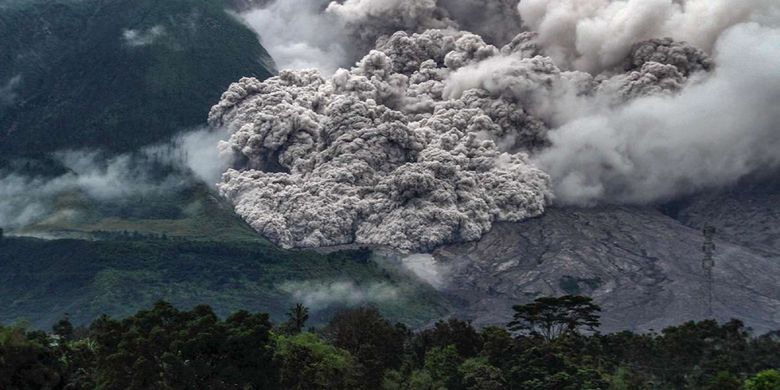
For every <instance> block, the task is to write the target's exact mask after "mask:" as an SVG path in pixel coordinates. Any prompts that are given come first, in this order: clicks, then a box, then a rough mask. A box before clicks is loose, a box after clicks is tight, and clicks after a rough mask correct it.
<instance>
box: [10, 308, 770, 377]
mask: <svg viewBox="0 0 780 390" xmlns="http://www.w3.org/2000/svg"><path fill="white" fill-rule="evenodd" d="M580 298H581V297H561V298H551V299H540V300H537V302H534V303H533V304H531V305H521V306H518V307H519V308H520V310H518V311H517V312H516V314H517V313H519V316H518V318H517V319H516V321H524V322H523V325H522V326H521V327H520V328H517V327H515V328H514V331H515V332H516V333H514V334H513V333H511V332H510V330H508V329H507V328H503V327H498V326H492V327H486V328H483V329H480V330H477V329H475V328H474V327H472V325H471V323H469V322H465V321H460V320H454V319H453V320H448V321H440V322H438V323H437V324H435V325H433V326H432V327H430V328H428V329H425V330H421V331H418V332H412V331H410V330H409V329H408V328H406V327H405V326H403V325H400V324H392V323H390V322H389V321H388V320H387V319H385V318H384V317H383V316H382V315H381V314H380V313H379V311H378V310H377V309H376V308H370V307H369V308H353V309H348V310H343V311H340V312H338V313H337V314H336V315H335V316H334V317H333V318H332V320H331V321H330V322H329V323H328V324H327V325H326V326H325V327H324V328H322V329H320V330H316V329H315V330H311V331H309V332H306V331H300V332H291V331H290V329H291V328H294V327H291V326H290V322H293V325H300V327H298V329H300V328H302V327H303V324H304V323H305V320H303V318H304V317H306V316H305V315H304V314H307V313H306V311H305V310H303V309H305V308H304V307H303V306H302V305H297V306H296V307H295V308H293V310H291V312H290V313H291V314H292V315H291V318H290V319H288V320H287V321H284V322H283V323H282V324H280V325H279V326H276V327H274V326H273V324H272V323H271V322H270V319H269V318H268V316H267V315H266V314H254V313H249V312H246V311H239V312H236V313H234V314H233V315H231V316H228V317H227V318H224V319H221V318H219V317H218V316H217V315H216V314H215V313H214V312H213V311H212V310H211V308H210V307H208V306H196V307H194V308H193V309H191V310H189V311H182V310H179V309H177V308H175V307H173V306H172V305H170V304H168V303H165V302H158V303H157V304H155V305H154V306H153V307H152V308H150V309H148V310H142V311H139V312H138V313H136V314H135V315H133V316H131V317H128V318H125V319H122V320H116V319H113V318H110V317H107V316H103V317H100V318H98V319H96V320H95V321H94V322H93V323H92V324H91V325H90V327H89V328H88V329H87V330H84V329H79V328H75V329H74V327H73V324H71V323H70V321H68V320H67V317H65V318H64V319H63V320H61V321H59V322H58V323H57V324H56V325H55V326H54V327H53V332H52V333H50V334H49V333H45V332H41V331H30V330H26V329H25V328H24V327H22V326H13V327H2V326H0V389H2V390H5V389H14V390H16V389H22V390H26V389H54V390H60V389H68V390H70V389H94V388H101V389H176V390H178V389H218V390H221V389H225V390H228V389H230V390H233V389H236V390H253V389H269V390H275V389H293V390H320V389H322V390H325V389H328V390H330V389H337V390H338V389H344V390H347V389H349V390H358V389H371V390H373V389H384V390H396V389H397V390H401V389H403V390H407V389H431V390H433V389H436V390H438V389H447V390H508V389H532V390H580V389H590V390H595V389H605V390H607V389H609V390H619V389H631V390H633V389H639V390H645V389H648V390H649V389H692V390H716V389H717V390H778V389H780V373H778V372H777V368H778V364H780V336H779V335H780V333H778V332H773V333H768V334H766V335H763V336H759V337H754V336H752V335H751V333H750V331H749V329H748V328H746V327H745V325H744V324H743V323H742V322H740V321H737V320H732V321H729V322H726V323H717V322H715V321H701V322H688V323H684V324H681V325H679V326H674V327H669V328H666V329H664V330H662V331H661V332H659V333H644V334H637V333H633V332H620V333H613V334H600V333H591V332H580V331H579V330H580V329H591V328H592V327H595V326H596V323H597V319H598V318H597V312H598V311H597V310H595V308H594V306H595V305H592V302H590V300H589V299H580ZM548 312H549V313H548ZM594 317H595V318H594ZM551 318H552V319H551ZM291 319H298V320H301V321H297V322H295V321H290V320H291ZM553 319H554V321H553ZM513 322H514V321H513ZM548 322H549V323H551V324H552V325H549V329H552V330H551V331H549V332H548V331H547V329H548V324H547V323H548ZM531 324H533V327H532V325H531ZM301 330H302V329H301ZM545 334H548V335H549V337H547V336H544V335H545Z"/></svg>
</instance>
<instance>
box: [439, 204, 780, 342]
mask: <svg viewBox="0 0 780 390" xmlns="http://www.w3.org/2000/svg"><path fill="white" fill-rule="evenodd" d="M702 243H703V237H702V234H701V232H700V231H699V230H697V229H693V228H690V227H687V226H684V225H682V224H681V223H680V222H678V221H676V220H674V219H672V218H670V217H668V216H666V215H664V214H662V213H661V212H659V211H657V210H655V209H653V208H628V207H603V208H596V209H567V208H563V209H561V208H558V209H551V210H549V211H548V212H547V213H546V214H545V215H544V216H542V217H540V218H537V219H534V220H530V221H526V222H524V223H518V224H499V225H498V226H496V227H495V229H493V231H491V232H490V233H489V234H488V235H487V236H485V237H483V239H482V240H481V241H479V242H477V243H470V244H461V245H453V246H449V247H445V248H441V249H440V250H438V251H437V252H436V253H435V255H436V257H437V259H438V260H439V261H440V262H441V263H442V264H444V265H447V266H448V267H449V268H450V269H451V271H450V272H451V275H450V280H451V281H450V283H449V284H448V286H447V287H446V288H445V289H444V291H443V292H444V293H446V294H449V295H452V296H454V297H457V298H458V299H460V300H462V301H463V304H461V305H460V308H459V310H458V314H459V315H461V316H464V317H468V318H472V319H474V320H475V321H476V322H477V323H482V324H487V323H496V322H505V321H507V320H508V319H509V315H510V313H511V305H513V304H517V303H518V302H527V301H530V300H532V299H533V298H535V297H537V296H545V295H561V294H585V295H591V296H593V297H594V298H595V299H596V301H597V302H598V303H599V304H600V305H601V306H602V307H603V309H604V312H603V324H604V327H603V330H620V329H634V330H649V329H661V328H663V327H664V326H667V325H671V324H675V323H680V322H682V321H686V320H691V319H701V318H707V317H711V316H710V314H709V313H708V312H707V304H706V302H707V298H706V297H707V294H706V289H705V286H706V284H705V281H706V278H705V273H704V271H703V269H702V267H701V259H702V252H701V245H702ZM716 245H717V250H716V253H715V268H714V277H713V307H712V317H715V318H718V319H721V320H727V319H730V318H739V319H742V320H744V321H746V322H747V323H748V324H749V325H750V326H753V327H754V328H755V329H757V330H764V331H765V330H771V329H778V328H780V315H779V314H778V313H780V284H778V283H777V275H780V255H778V254H777V253H775V254H767V253H764V252H759V251H755V250H753V249H750V248H747V247H743V246H740V245H738V244H735V243H733V242H730V241H727V240H723V239H720V238H719V239H717V240H716Z"/></svg>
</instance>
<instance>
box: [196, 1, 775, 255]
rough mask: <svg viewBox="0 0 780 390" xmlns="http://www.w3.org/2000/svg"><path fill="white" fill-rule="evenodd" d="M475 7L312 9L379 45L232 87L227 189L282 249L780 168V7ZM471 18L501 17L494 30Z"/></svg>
mask: <svg viewBox="0 0 780 390" xmlns="http://www.w3.org/2000/svg"><path fill="white" fill-rule="evenodd" d="M281 3H283V2H279V1H277V2H274V3H272V4H271V5H270V6H267V7H265V8H264V9H262V10H260V11H255V12H263V11H268V10H272V9H274V7H282V6H281V5H280V4H281ZM479 3H480V4H482V7H481V8H480V7H479V4H477V2H471V1H456V0H450V1H447V0H439V1H436V0H419V1H378V0H376V1H375V0H346V1H339V2H331V3H327V4H326V3H325V2H322V3H320V4H318V5H317V6H316V7H314V6H312V7H310V8H307V9H308V10H309V11H310V12H308V13H305V16H304V17H305V18H310V19H306V20H309V21H323V20H325V21H328V22H329V23H331V24H329V25H328V26H329V27H328V28H326V29H324V30H323V31H325V34H323V36H325V35H328V36H338V37H339V39H344V40H345V41H339V40H338V39H337V40H336V41H335V42H336V44H337V46H338V47H339V48H342V49H343V48H345V47H354V48H358V49H362V48H363V47H365V46H370V47H372V48H373V49H372V50H370V51H368V50H366V51H368V54H367V55H365V56H363V58H362V59H361V60H359V61H358V62H357V64H356V65H355V66H354V67H351V68H350V69H349V70H345V69H340V70H337V71H335V72H333V75H332V76H328V75H329V74H330V72H331V67H332V66H336V65H343V64H344V62H345V59H346V60H347V61H349V59H350V58H352V57H351V56H353V55H354V53H350V51H349V50H334V52H335V53H336V55H335V57H331V58H333V61H332V62H330V63H329V64H328V66H327V67H325V69H324V73H320V72H318V71H316V70H300V71H285V70H283V71H282V72H281V73H280V75H279V76H278V77H275V78H272V79H270V80H267V81H265V82H260V81H258V80H255V79H243V80H241V81H240V82H238V83H236V84H234V85H233V86H231V88H230V89H229V90H228V91H227V92H226V93H225V94H224V95H223V98H222V100H221V101H220V102H219V104H217V105H216V106H215V107H214V108H213V109H212V112H211V114H210V123H211V125H212V126H215V127H220V128H224V129H226V130H227V131H228V132H229V134H230V139H229V140H228V141H226V142H224V143H222V144H221V145H220V150H221V152H222V153H223V154H224V155H225V156H227V157H229V158H230V159H232V160H233V161H235V165H234V166H233V168H232V169H229V170H228V171H227V172H226V173H225V175H224V176H223V181H222V183H220V184H219V185H218V188H219V189H220V191H221V193H222V194H223V195H224V196H225V197H227V198H228V199H230V200H231V201H232V202H233V203H234V204H235V206H236V210H237V211H238V213H239V214H240V215H241V216H242V217H244V218H245V219H246V220H247V221H248V222H249V223H250V224H251V225H252V226H253V227H254V228H255V229H257V230H258V231H260V232H262V233H263V234H265V235H266V236H268V237H269V238H271V239H272V240H274V241H276V242H278V243H280V244H282V245H284V246H295V247H314V246H327V245H336V244H346V243H360V244H370V245H388V246H393V247H396V248H399V249H402V250H409V251H426V250H430V249H432V248H433V247H436V246H438V245H441V244H444V243H448V242H454V241H468V240H476V239H479V238H480V237H481V235H482V234H484V233H485V232H487V231H488V230H489V229H490V228H491V226H492V224H493V223H494V222H496V221H519V220H522V219H525V218H529V217H533V216H536V215H539V214H541V213H542V212H543V211H544V208H545V207H546V205H548V204H549V203H550V201H551V199H552V198H553V197H554V198H555V199H557V200H556V201H557V202H559V203H565V204H594V203H599V202H629V203H646V202H656V201H661V200H667V199H670V198H673V197H674V196H678V195H680V194H685V193H689V192H692V191H696V190H698V189H703V188H707V187H711V186H719V185H725V184H731V183H734V182H735V181H736V180H737V179H739V178H740V177H741V176H743V175H745V174H749V173H751V172H754V171H756V170H761V169H769V168H772V167H776V166H777V165H778V162H777V160H778V153H777V152H776V151H777V150H778V146H780V145H778V124H779V123H780V120H779V119H780V118H778V116H777V114H776V113H774V109H773V107H772V105H773V104H774V102H775V101H777V97H778V93H779V90H780V86H779V85H778V83H777V82H775V80H780V75H779V74H778V73H777V72H778V70H780V66H779V65H780V64H779V62H780V53H778V48H780V39H778V30H777V29H776V28H774V27H773V26H776V23H777V22H778V20H780V19H778V20H775V19H777V18H776V15H780V13H778V12H777V9H776V8H777V7H776V6H775V5H774V4H773V2H771V1H768V0H748V1H745V2H739V3H732V2H726V1H702V0H686V1H679V0H678V1H672V0H652V1H644V0H642V1H636V0H627V1H621V0H614V1H607V0H595V1H589V2H582V1H575V0H556V1H535V0H524V1H522V2H520V3H519V4H517V2H516V1H514V2H513V1H488V2H479ZM478 8H479V9H478ZM507 9H511V10H513V11H512V12H506V10H507ZM514 10H517V13H515V12H514ZM469 14H471V15H474V16H475V17H476V18H477V19H480V20H485V21H487V20H493V21H498V23H502V25H501V26H498V28H494V29H492V33H490V35H489V37H488V39H487V40H486V39H484V38H483V37H481V36H480V35H477V34H473V33H471V32H467V31H463V30H461V29H462V28H479V26H480V25H481V24H479V23H476V22H474V21H469V20H468V18H466V19H463V17H464V16H466V15H469ZM518 14H519V15H520V16H522V18H523V21H524V23H525V25H524V26H521V24H520V23H519V22H518V21H517V20H516V16H517V15H518ZM291 15H292V14H291ZM772 15H775V16H772ZM291 17H292V19H291V20H294V19H295V17H294V16H291ZM247 18H248V19H249V20H251V14H250V16H247ZM512 20H515V22H514V23H513V22H512ZM751 20H755V21H760V22H754V23H757V24H750V23H751V22H750V21H751ZM761 23H763V25H762V24H761ZM334 26H335V27H334ZM482 26H483V27H482V28H485V27H484V25H482ZM331 28H333V29H336V30H338V31H337V35H331V34H330V32H329V31H330V30H329V29H331ZM524 28H525V29H526V30H527V31H525V32H520V31H522V30H523V29H524ZM394 30H400V31H395V32H394ZM518 32H519V34H515V33H518ZM316 33H317V29H316V28H311V29H310V31H307V32H306V34H304V35H307V36H308V35H312V36H315V35H317V34H316ZM510 33H511V35H510ZM512 35H514V38H512V39H508V37H511V36H512ZM667 35H671V37H672V38H667ZM282 36H283V37H286V36H289V34H287V35H284V34H283V35H282ZM675 38H676V39H675ZM263 39H265V40H269V41H273V40H277V41H278V42H282V46H284V47H292V46H294V45H289V44H288V43H290V42H292V41H290V40H288V39H280V38H279V37H278V36H277V37H266V38H263ZM323 39H324V38H323ZM680 39H685V40H688V41H689V42H687V43H686V42H682V41H681V40H680ZM300 41H301V42H305V43H310V42H315V41H312V40H311V39H310V37H302V38H301V40H300ZM339 42H349V45H346V44H342V43H339ZM498 42H501V43H506V44H505V45H504V46H501V45H498V44H497V43H498ZM374 43H375V44H374ZM315 46H318V45H315ZM318 47H319V48H320V49H322V52H323V53H327V52H328V51H327V50H325V49H324V48H323V47H322V46H318ZM271 51H272V53H274V50H273V49H272V50H271ZM342 55H343V56H344V57H341V56H342ZM713 58H714V59H713ZM323 74H324V75H325V76H323ZM529 156H530V157H529ZM548 174H549V178H548ZM551 189H552V193H554V194H555V195H554V196H552V194H551Z"/></svg>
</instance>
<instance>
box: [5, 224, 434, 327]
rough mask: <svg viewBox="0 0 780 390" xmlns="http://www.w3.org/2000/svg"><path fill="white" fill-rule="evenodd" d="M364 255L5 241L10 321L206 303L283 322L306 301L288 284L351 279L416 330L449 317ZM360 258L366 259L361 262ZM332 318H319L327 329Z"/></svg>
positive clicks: (249, 244)
mask: <svg viewBox="0 0 780 390" xmlns="http://www.w3.org/2000/svg"><path fill="white" fill-rule="evenodd" d="M365 256H366V254H365V252H364V251H347V252H334V253H331V254H328V255H323V254H319V253H316V252H313V251H292V250H283V249H279V248H278V247H275V246H273V245H271V244H269V243H266V242H258V241H254V242H253V241H233V242H230V241H223V242H211V241H184V240H173V239H170V240H137V241H136V240H129V241H127V240H107V241H84V240H36V239H26V238H6V239H4V240H2V241H0V296H2V297H3V298H4V299H5V301H4V302H8V304H3V305H0V322H3V323H13V322H15V321H17V320H20V319H24V318H31V319H35V322H33V323H32V325H33V326H34V327H35V328H38V329H50V327H51V326H52V325H53V324H54V323H56V322H57V321H58V320H59V319H60V318H61V317H62V315H63V314H64V313H66V312H67V313H70V321H71V322H73V324H74V325H76V326H78V325H82V324H88V323H89V322H90V321H92V320H94V319H95V318H97V317H98V316H99V315H100V314H102V313H106V314H109V315H111V316H114V317H118V318H122V317H126V316H130V315H132V314H133V313H134V312H135V311H137V310H139V309H141V308H143V307H148V306H150V305H152V304H153V303H154V302H155V301H157V300H161V299H162V300H166V301H169V302H171V303H172V304H174V305H175V306H176V307H179V308H192V307H194V306H196V305H198V304H201V303H205V304H208V305H211V306H213V307H215V308H218V309H216V310H217V314H219V315H221V316H226V315H228V314H230V313H231V312H234V311H237V310H241V309H247V310H252V311H263V312H268V313H270V314H271V316H272V318H274V319H276V320H278V321H284V320H286V315H285V313H286V312H287V311H288V309H289V308H290V306H292V305H294V304H295V302H296V301H297V300H298V299H296V297H295V296H292V295H291V294H290V293H289V292H286V291H283V290H281V289H280V287H279V286H280V285H281V284H282V283H284V282H286V281H291V280H292V281H307V280H315V281H319V280H324V281H327V280H351V281H354V282H355V283H357V284H360V283H363V284H371V283H380V282H381V283H386V284H388V285H390V286H393V287H394V288H397V289H398V291H399V292H400V293H399V296H398V297H397V299H394V300H392V301H386V302H380V303H378V305H379V307H380V308H381V309H382V311H383V313H385V314H386V315H387V316H388V317H390V318H393V319H394V320H397V321H403V322H406V323H409V324H411V325H413V326H419V325H420V324H422V323H424V322H426V321H430V320H431V319H433V318H436V317H438V316H441V315H443V314H444V313H445V312H447V310H449V309H448V306H446V303H445V301H444V299H443V298H441V297H440V296H437V294H436V292H435V291H434V290H432V289H431V288H430V287H427V286H425V285H423V284H419V283H418V282H416V281H413V280H410V279H409V278H408V277H406V276H404V275H402V274H401V273H399V272H397V271H394V270H393V269H391V268H386V267H383V266H382V265H380V264H377V263H376V262H374V261H372V260H368V261H363V260H360V259H364V258H365ZM356 259H358V260H356ZM330 313H332V310H331V311H330V312H328V310H320V311H319V312H316V313H315V312H312V313H310V319H309V323H310V324H314V325H316V324H322V323H324V322H326V321H327V320H328V319H329V318H328V317H329V315H330Z"/></svg>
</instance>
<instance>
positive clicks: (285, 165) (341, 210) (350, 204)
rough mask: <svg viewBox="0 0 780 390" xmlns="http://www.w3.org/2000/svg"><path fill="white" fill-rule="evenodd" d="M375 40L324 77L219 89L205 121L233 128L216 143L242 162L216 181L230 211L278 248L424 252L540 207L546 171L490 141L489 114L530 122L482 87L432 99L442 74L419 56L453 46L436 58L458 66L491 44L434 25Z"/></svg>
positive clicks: (496, 133)
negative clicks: (351, 62)
mask: <svg viewBox="0 0 780 390" xmlns="http://www.w3.org/2000/svg"><path fill="white" fill-rule="evenodd" d="M383 47H385V48H387V53H390V54H389V55H388V54H386V53H385V52H380V51H373V52H371V53H370V54H369V55H368V56H366V57H365V58H364V59H363V60H362V61H361V62H360V63H359V64H358V66H356V67H355V68H353V69H352V70H351V71H346V70H340V71H338V72H337V73H336V74H335V75H334V76H333V77H332V78H331V79H330V80H325V79H323V78H322V77H321V76H320V74H319V73H318V72H317V71H313V70H312V71H301V72H292V71H282V73H281V74H280V75H279V76H278V77H275V78H272V79H270V80H268V81H265V82H259V81H258V80H256V79H250V78H247V79H243V80H241V81H240V82H239V83H236V84H234V85H232V86H231V87H230V89H229V90H228V91H227V92H226V93H225V94H224V95H223V98H222V101H221V102H220V103H219V104H218V105H216V106H215V107H214V108H213V109H212V112H211V115H210V123H211V124H212V125H214V126H224V127H225V128H227V129H228V130H229V131H230V132H231V133H232V135H231V137H230V139H229V140H228V141H227V142H225V143H223V144H221V149H222V151H223V153H225V154H229V155H231V156H232V159H233V160H235V161H239V164H238V165H237V167H236V168H237V169H231V170H228V171H227V173H226V174H225V175H224V176H223V182H222V183H221V184H220V185H219V189H220V192H221V193H222V194H223V195H224V196H225V197H227V198H228V199H230V200H232V201H233V203H234V204H235V205H236V210H237V212H238V213H239V215H241V216H243V217H244V218H245V219H246V220H247V221H248V222H249V223H250V224H251V225H252V226H253V227H254V228H255V229H257V230H258V231H260V232H262V233H263V234H265V235H266V236H267V237H269V238H271V239H272V240H274V241H276V242H278V243H280V244H282V245H284V246H298V247H318V246H329V245H338V244H348V243H353V242H354V243H360V244H372V245H388V246H393V247H397V248H400V249H404V250H429V249H432V248H434V247H436V246H438V245H441V244H443V243H446V242H453V241H460V240H475V239H478V238H479V237H481V236H482V234H484V233H486V232H487V231H488V230H490V228H491V227H492V223H493V222H494V221H496V220H502V221H519V220H523V219H525V218H529V217H533V216H537V215H539V214H541V213H542V212H543V211H544V206H545V205H546V204H547V202H548V199H549V195H550V194H549V184H548V177H547V175H546V174H544V173H543V172H541V171H540V170H538V169H536V168H534V167H533V166H531V165H530V164H528V162H527V156H526V155H525V154H523V153H504V152H502V151H501V150H500V149H499V147H498V146H497V145H496V144H495V142H494V141H493V139H498V138H503V137H504V136H505V134H503V133H504V130H505V129H502V128H501V126H499V125H497V124H496V123H497V122H500V121H506V122H512V121H514V122H517V121H530V120H527V118H526V117H525V116H523V115H520V117H519V118H518V117H517V116H518V115H516V113H515V112H512V111H511V110H510V109H509V107H508V106H502V103H500V102H497V101H496V100H494V99H490V98H488V97H487V96H483V95H481V94H479V93H468V94H463V95H462V96H461V97H460V98H458V99H452V100H443V99H442V93H443V90H444V81H443V80H444V78H445V77H446V74H447V73H448V72H449V68H447V67H446V65H441V66H439V65H437V64H436V63H435V61H433V60H430V59H429V58H431V54H433V57H437V56H439V57H441V56H443V55H444V53H446V52H447V50H445V49H449V48H452V51H450V53H449V54H447V56H446V58H444V59H443V62H444V63H451V64H452V66H461V65H465V64H468V63H469V62H471V61H474V60H476V59H477V58H479V57H480V56H483V55H486V53H493V54H495V53H496V52H497V49H495V48H494V47H491V46H488V45H485V44H484V43H483V42H482V41H481V40H480V39H479V38H478V37H476V36H474V35H471V34H461V33H447V32H442V31H429V32H427V33H425V34H421V35H414V36H408V35H406V34H405V33H399V34H396V35H394V36H393V38H392V39H391V40H390V41H389V42H386V43H385V44H384V45H383ZM397 64H403V68H404V69H413V68H416V69H417V71H415V72H413V73H411V74H408V75H407V74H404V73H397V72H396V71H395V69H397V68H398V67H397V66H396V65H397ZM475 92H476V91H475ZM507 104H509V103H507ZM491 115H492V117H491ZM534 124H536V123H534ZM538 129H539V130H541V129H542V127H541V126H539V127H538ZM527 137H528V138H534V137H535V136H534V135H529V136H527Z"/></svg>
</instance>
